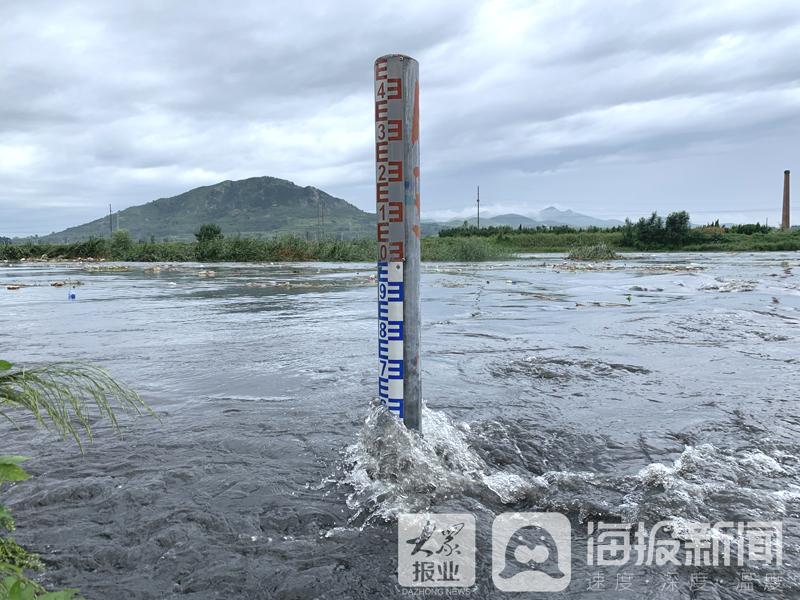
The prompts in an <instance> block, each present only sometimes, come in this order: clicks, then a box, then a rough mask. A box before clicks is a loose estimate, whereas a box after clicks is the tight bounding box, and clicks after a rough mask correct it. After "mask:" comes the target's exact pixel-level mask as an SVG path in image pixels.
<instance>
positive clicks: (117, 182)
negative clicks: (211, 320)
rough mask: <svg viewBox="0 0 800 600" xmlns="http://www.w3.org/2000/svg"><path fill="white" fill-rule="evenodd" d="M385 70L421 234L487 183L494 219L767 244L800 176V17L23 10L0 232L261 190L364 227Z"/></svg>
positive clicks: (594, 9) (309, 5) (7, 49)
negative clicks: (321, 200)
mask: <svg viewBox="0 0 800 600" xmlns="http://www.w3.org/2000/svg"><path fill="white" fill-rule="evenodd" d="M390 52H402V53H405V54H409V55H411V56H413V57H415V58H416V59H417V60H419V62H420V80H421V83H420V94H421V143H422V179H421V184H422V209H423V218H444V217H452V216H460V215H462V214H466V212H468V213H469V214H472V213H473V211H474V197H475V186H476V185H478V184H480V186H481V199H482V206H483V207H484V208H485V210H486V211H487V212H494V213H502V212H512V211H513V212H519V213H523V214H526V213H527V214H530V213H534V212H535V211H537V210H539V209H541V208H544V207H546V206H549V205H555V206H558V207H560V208H571V209H573V210H576V211H579V212H584V213H587V214H591V215H594V216H598V217H603V218H608V217H614V218H622V217H625V216H631V217H634V216H641V215H644V214H646V213H649V212H650V211H652V210H658V211H659V212H661V213H666V212H669V211H672V210H680V209H686V210H688V211H689V212H690V213H691V215H692V220H693V221H694V222H698V223H699V222H706V221H707V220H710V219H713V218H720V219H722V220H724V221H748V222H752V221H756V220H761V221H762V222H763V221H764V220H765V219H766V218H769V222H770V224H777V223H778V222H779V212H780V202H781V187H782V179H783V170H784V169H794V170H795V171H796V172H797V173H798V175H800V2H798V1H797V0H785V1H780V0H754V1H734V0H726V1H724V2H723V1H719V0H709V1H706V2H703V1H700V0H689V1H682V0H668V1H659V0H644V1H641V2H635V1H609V0H603V1H598V0H585V1H580V0H553V1H541V2H536V1H529V2H515V1H508V2H505V1H498V2H469V1H465V0H454V1H448V2H435V1H433V0H428V1H422V2H415V1H411V0H405V1H403V2H398V3H392V2H387V1H384V2H375V1H367V2H353V1H347V0H340V1H337V2H323V1H322V0H316V1H308V2H306V1H304V0H292V1H291V2H270V1H266V0H258V1H253V2H245V1H241V0H239V1H237V2H217V1H210V2H201V1H197V0H194V1H191V2H189V1H185V2H181V1H177V0H176V1H171V2H165V1H163V0H156V1H151V2H148V1H144V0H136V1H128V2H123V1H114V2H109V1H107V0H102V1H97V2H90V1H87V2H70V1H56V0H53V1H50V2H40V1H37V0H25V1H24V2H3V3H2V4H0V235H27V234H33V233H40V234H41V233H49V232H50V231H54V230H60V229H63V228H65V227H67V226H70V225H76V224H79V223H82V222H85V221H88V220H91V219H94V218H97V217H99V216H101V215H102V214H104V212H107V210H108V203H109V202H110V203H111V204H112V205H113V207H114V209H115V210H116V209H121V208H125V207H127V206H131V205H134V204H141V203H144V202H147V201H150V200H153V199H155V198H160V197H167V196H172V195H175V194H178V193H181V192H183V191H186V190H188V189H191V188H193V187H197V186H201V185H207V184H212V183H216V182H218V181H222V180H225V179H242V178H245V177H252V176H258V175H271V176H275V177H281V178H285V179H290V180H292V181H294V182H295V183H297V184H299V185H303V186H305V185H314V186H316V187H319V188H321V189H324V190H325V191H327V192H329V193H331V194H333V195H335V196H339V197H342V198H345V199H346V200H348V201H350V202H352V203H353V204H355V205H357V206H359V207H360V208H363V209H365V210H374V205H373V202H374V192H373V185H374V184H373V178H374V169H373V160H374V156H373V153H374V145H373V144H374V140H373V135H374V134H373V124H372V119H373V109H372V75H373V74H372V64H373V61H374V59H375V58H376V57H377V56H379V55H382V54H386V53H390ZM795 187H796V188H797V189H798V190H800V182H798V184H797V185H796V186H795ZM796 196H797V194H796ZM798 205H800V197H798V199H797V201H796V202H795V206H796V207H797V206H798ZM465 211H466V212H465ZM793 221H795V222H797V221H800V209H799V208H795V210H794V211H793Z"/></svg>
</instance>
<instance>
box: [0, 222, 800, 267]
mask: <svg viewBox="0 0 800 600" xmlns="http://www.w3.org/2000/svg"><path fill="white" fill-rule="evenodd" d="M119 234H124V232H115V236H114V238H113V239H111V240H109V239H101V238H94V239H90V240H86V241H82V242H74V243H71V244H44V243H34V242H26V243H23V244H0V260H7V261H16V260H20V259H22V258H25V259H41V258H46V259H88V258H91V259H95V260H100V259H103V260H115V261H136V262H188V261H200V262H216V261H225V262H284V261H326V262H353V261H355V262H373V261H375V260H376V259H377V256H376V251H377V244H376V243H375V241H374V239H363V238H362V239H356V240H321V241H316V240H309V239H305V238H303V237H299V236H293V235H285V236H280V237H275V238H247V237H238V236H230V237H227V236H226V237H224V238H221V239H211V240H207V241H204V242H196V241H195V242H149V241H138V242H137V241H134V240H132V239H130V237H129V236H125V235H119ZM623 238H624V236H623V232H622V231H620V230H607V231H603V230H595V231H576V230H564V231H525V230H522V231H517V230H513V231H512V232H510V233H509V232H502V233H498V234H494V235H484V234H481V235H463V236H452V235H450V236H445V237H424V238H422V260H424V261H458V262H479V261H486V260H502V259H507V258H511V257H513V255H514V254H517V253H539V252H571V251H573V250H574V249H576V248H602V247H605V248H607V249H609V250H610V251H613V252H619V251H648V252H661V251H676V250H681V251H704V252H713V251H723V252H769V251H797V250H800V230H795V231H792V232H786V231H779V230H771V231H769V232H767V233H761V232H759V233H752V234H745V233H735V232H733V231H727V230H723V229H722V228H716V229H705V230H703V229H701V230H691V232H690V234H689V235H688V236H687V237H686V240H685V242H682V243H681V244H679V245H675V244H670V245H665V244H660V243H644V242H642V241H641V240H634V242H633V243H628V244H625V243H624V239H623ZM587 260H602V257H599V256H598V257H591V258H588V259H587Z"/></svg>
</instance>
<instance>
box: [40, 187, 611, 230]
mask: <svg viewBox="0 0 800 600" xmlns="http://www.w3.org/2000/svg"><path fill="white" fill-rule="evenodd" d="M468 221H469V222H470V223H473V224H474V223H475V219H469V220H468ZM463 222H464V220H463V219H453V220H451V221H448V222H446V223H440V222H424V223H423V227H422V233H423V234H424V235H435V234H436V233H438V231H439V230H441V229H443V228H445V227H453V226H458V225H461V224H462V223H463ZM203 223H216V224H218V225H219V226H220V227H221V228H222V231H223V232H224V233H225V234H227V235H236V234H241V235H242V236H272V235H276V234H295V235H300V236H303V237H306V236H307V237H317V236H319V235H323V236H325V237H336V238H342V239H352V238H358V237H372V236H373V235H375V215H374V214H373V213H368V212H364V211H363V210H361V209H359V208H357V207H355V206H353V205H352V204H350V203H349V202H347V201H345V200H342V199H341V198H336V197H334V196H331V195H330V194H327V193H325V192H323V191H322V190H319V189H317V188H315V187H311V186H308V187H300V186H298V185H295V184H294V183H292V182H291V181H286V180H285V179H277V178H275V177H252V178H250V179H243V180H241V181H223V182H221V183H217V184H214V185H208V186H204V187H199V188H195V189H193V190H190V191H188V192H185V193H183V194H179V195H178V196H173V197H171V198H160V199H158V200H153V201H152V202H148V203H147V204H141V205H139V206H132V207H130V208H126V209H125V210H122V211H120V212H118V213H114V214H113V215H112V216H111V221H110V223H109V217H108V216H104V217H102V218H99V219H95V220H94V221H91V222H89V223H85V224H83V225H78V226H76V227H70V228H69V229H65V230H64V231H60V232H56V233H51V234H49V235H45V236H40V237H39V240H41V241H44V242H56V243H62V242H73V241H77V240H84V239H88V238H90V237H104V236H108V235H109V231H110V229H111V226H113V228H114V229H115V230H116V229H126V230H127V231H129V232H130V234H131V236H132V237H133V238H134V239H149V238H150V237H154V238H156V239H158V240H161V239H165V238H169V239H172V240H188V239H193V238H194V232H195V231H197V230H198V229H199V228H200V226H201V225H202V224H203ZM621 224H622V223H621V222H620V221H611V220H602V219H595V218H593V217H589V216H587V215H582V214H579V213H576V212H573V211H571V210H559V209H557V208H555V207H552V206H551V207H548V208H546V209H544V210H542V211H541V212H539V213H538V214H537V215H536V218H531V217H526V216H523V215H517V214H505V215H496V216H487V217H485V218H481V225H482V226H483V225H509V226H511V227H519V226H520V225H522V226H523V227H536V226H538V225H569V226H572V227H589V226H595V227H613V226H615V225H621Z"/></svg>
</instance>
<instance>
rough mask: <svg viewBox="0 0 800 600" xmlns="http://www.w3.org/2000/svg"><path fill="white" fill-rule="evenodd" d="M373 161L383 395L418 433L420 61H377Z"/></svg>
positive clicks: (393, 58) (387, 58)
mask: <svg viewBox="0 0 800 600" xmlns="http://www.w3.org/2000/svg"><path fill="white" fill-rule="evenodd" d="M375 162H376V168H375V175H376V195H375V198H376V204H377V213H378V328H379V338H378V359H379V362H380V373H379V376H378V395H379V397H380V401H381V404H384V405H385V406H386V407H387V408H388V409H389V410H390V411H391V412H392V413H394V414H395V415H397V416H399V417H400V418H402V419H403V422H404V423H405V425H406V427H408V428H410V429H416V430H420V431H421V429H422V389H421V384H420V364H419V337H420V312H419V272H420V266H419V261H420V241H419V238H420V207H419V64H418V63H417V61H416V60H414V59H413V58H409V57H408V56H403V55H400V54H389V55H386V56H382V57H380V58H379V59H377V60H376V61H375Z"/></svg>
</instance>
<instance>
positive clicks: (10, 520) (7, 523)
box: [0, 504, 14, 531]
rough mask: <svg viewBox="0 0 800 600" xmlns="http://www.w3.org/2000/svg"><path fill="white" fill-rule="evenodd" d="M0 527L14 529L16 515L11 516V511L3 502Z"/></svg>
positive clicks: (0, 506) (8, 529)
mask: <svg viewBox="0 0 800 600" xmlns="http://www.w3.org/2000/svg"><path fill="white" fill-rule="evenodd" d="M0 529H5V530H6V531H14V517H12V516H11V511H10V510H8V509H7V508H6V507H5V506H3V505H2V504H0Z"/></svg>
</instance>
